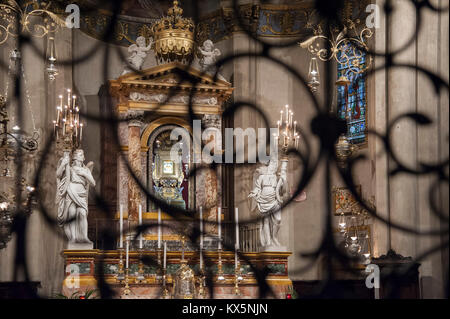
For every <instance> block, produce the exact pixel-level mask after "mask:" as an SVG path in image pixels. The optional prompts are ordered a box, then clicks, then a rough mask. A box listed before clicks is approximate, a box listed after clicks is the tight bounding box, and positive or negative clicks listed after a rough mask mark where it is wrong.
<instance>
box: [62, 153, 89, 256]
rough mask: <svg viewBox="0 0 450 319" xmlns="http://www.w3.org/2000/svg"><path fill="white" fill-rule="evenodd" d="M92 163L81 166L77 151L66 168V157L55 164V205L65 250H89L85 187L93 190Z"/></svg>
mask: <svg viewBox="0 0 450 319" xmlns="http://www.w3.org/2000/svg"><path fill="white" fill-rule="evenodd" d="M93 166H94V162H89V163H88V164H87V165H84V152H83V150H81V149H77V150H75V151H74V153H73V160H72V164H70V153H69V152H68V151H66V152H64V155H63V157H62V158H60V160H59V161H58V166H57V170H56V199H55V202H56V205H57V208H58V218H57V219H58V224H59V225H60V226H61V227H62V228H63V229H64V233H65V234H66V236H67V239H68V240H69V246H68V249H92V247H93V243H92V242H91V241H90V240H89V238H88V220H87V217H88V194H89V186H95V180H94V178H93V177H92V168H93Z"/></svg>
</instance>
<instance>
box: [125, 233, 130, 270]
mask: <svg viewBox="0 0 450 319" xmlns="http://www.w3.org/2000/svg"><path fill="white" fill-rule="evenodd" d="M129 246H130V242H129V241H128V240H127V245H126V247H127V248H126V251H125V256H126V257H125V268H126V269H128V259H129V256H128V251H129V249H130V247H129Z"/></svg>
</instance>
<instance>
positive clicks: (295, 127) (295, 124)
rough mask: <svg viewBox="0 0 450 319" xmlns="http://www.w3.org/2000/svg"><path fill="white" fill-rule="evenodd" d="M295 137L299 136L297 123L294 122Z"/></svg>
mask: <svg viewBox="0 0 450 319" xmlns="http://www.w3.org/2000/svg"><path fill="white" fill-rule="evenodd" d="M294 135H297V121H294Z"/></svg>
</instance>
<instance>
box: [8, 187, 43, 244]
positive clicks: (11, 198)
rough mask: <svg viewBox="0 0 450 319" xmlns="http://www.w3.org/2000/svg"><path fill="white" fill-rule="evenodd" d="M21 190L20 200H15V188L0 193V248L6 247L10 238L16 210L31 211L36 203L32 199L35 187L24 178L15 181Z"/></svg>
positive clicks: (27, 212) (29, 212)
mask: <svg viewBox="0 0 450 319" xmlns="http://www.w3.org/2000/svg"><path fill="white" fill-rule="evenodd" d="M16 187H19V189H20V191H21V195H20V196H21V199H23V201H22V202H19V203H18V201H17V198H16V196H15V195H11V194H15V189H11V190H10V192H9V193H5V192H2V193H0V250H1V249H3V248H6V246H7V245H8V242H9V241H10V240H11V234H12V224H13V220H14V216H15V214H16V213H17V212H18V211H23V212H25V213H26V214H27V215H30V214H31V213H32V209H33V207H34V206H35V205H36V202H35V201H34V196H33V195H34V191H35V188H34V187H33V186H30V185H28V184H27V182H26V180H25V179H24V178H22V179H20V181H18V182H17V183H16Z"/></svg>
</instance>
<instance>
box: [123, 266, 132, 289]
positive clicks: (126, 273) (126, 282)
mask: <svg viewBox="0 0 450 319" xmlns="http://www.w3.org/2000/svg"><path fill="white" fill-rule="evenodd" d="M128 272H129V269H128V268H126V269H125V288H124V289H123V295H124V296H128V295H130V294H131V290H130V286H129V285H128V282H129V277H128Z"/></svg>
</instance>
